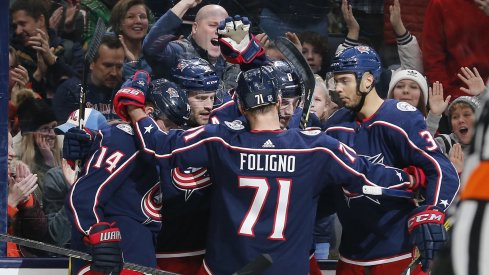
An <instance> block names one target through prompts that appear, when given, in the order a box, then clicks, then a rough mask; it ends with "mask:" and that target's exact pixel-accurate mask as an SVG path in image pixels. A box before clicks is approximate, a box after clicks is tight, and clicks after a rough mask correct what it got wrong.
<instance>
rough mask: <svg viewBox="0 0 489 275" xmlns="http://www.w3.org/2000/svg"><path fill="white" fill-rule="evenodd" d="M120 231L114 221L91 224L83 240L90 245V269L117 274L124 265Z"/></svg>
mask: <svg viewBox="0 0 489 275" xmlns="http://www.w3.org/2000/svg"><path fill="white" fill-rule="evenodd" d="M120 241H121V232H120V231H119V228H117V227H115V223H112V224H109V223H106V222H100V223H96V224H94V225H92V227H91V228H90V234H89V235H88V237H85V242H87V243H88V244H89V245H90V246H91V254H92V265H91V266H90V269H91V270H92V271H94V272H100V273H103V274H119V273H120V272H121V270H122V266H123V265H124V262H123V259H122V250H121V248H120V245H119V243H120Z"/></svg>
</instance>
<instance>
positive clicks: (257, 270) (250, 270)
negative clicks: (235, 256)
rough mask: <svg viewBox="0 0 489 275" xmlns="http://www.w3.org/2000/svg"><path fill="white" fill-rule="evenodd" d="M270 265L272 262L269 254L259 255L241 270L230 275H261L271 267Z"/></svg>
mask: <svg viewBox="0 0 489 275" xmlns="http://www.w3.org/2000/svg"><path fill="white" fill-rule="evenodd" d="M272 263H273V260H272V256H270V254H261V255H258V257H256V258H255V259H254V260H253V261H251V262H250V263H248V264H247V265H245V266H244V267H243V268H241V269H240V270H238V271H236V272H234V273H233V274H232V275H253V274H262V273H263V271H265V270H266V269H267V268H268V267H270V266H271V265H272Z"/></svg>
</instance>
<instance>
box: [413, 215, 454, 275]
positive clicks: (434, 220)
mask: <svg viewBox="0 0 489 275" xmlns="http://www.w3.org/2000/svg"><path fill="white" fill-rule="evenodd" d="M444 221H445V213H444V212H443V211H441V210H440V209H439V208H438V207H436V206H432V205H423V206H420V207H418V208H416V209H415V210H414V211H413V212H412V213H411V217H410V218H409V220H408V231H409V233H410V234H411V235H410V241H411V244H413V245H415V246H416V247H417V248H418V250H419V253H420V260H421V268H422V269H423V271H424V272H427V271H428V270H429V269H430V264H431V261H432V260H433V258H434V256H435V254H436V252H437V251H438V250H440V249H441V248H442V247H443V245H444V244H445V242H446V241H447V232H446V230H445V227H444V226H443V223H444Z"/></svg>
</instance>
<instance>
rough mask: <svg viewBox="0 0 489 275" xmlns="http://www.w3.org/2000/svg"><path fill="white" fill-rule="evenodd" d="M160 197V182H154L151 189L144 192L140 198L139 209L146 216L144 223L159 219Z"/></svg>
mask: <svg viewBox="0 0 489 275" xmlns="http://www.w3.org/2000/svg"><path fill="white" fill-rule="evenodd" d="M161 206H162V197H161V192H160V183H159V182H158V183H156V184H155V185H153V187H151V189H149V190H148V192H146V194H144V196H143V198H142V200H141V210H142V211H143V213H144V215H145V216H146V217H147V218H148V219H147V220H146V222H145V223H149V222H152V221H158V222H159V221H161Z"/></svg>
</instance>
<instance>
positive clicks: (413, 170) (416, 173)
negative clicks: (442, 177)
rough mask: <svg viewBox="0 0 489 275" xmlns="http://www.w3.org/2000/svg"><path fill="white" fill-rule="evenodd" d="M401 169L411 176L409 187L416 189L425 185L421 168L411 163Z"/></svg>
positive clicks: (424, 176) (424, 177)
mask: <svg viewBox="0 0 489 275" xmlns="http://www.w3.org/2000/svg"><path fill="white" fill-rule="evenodd" d="M402 170H403V171H404V172H406V173H408V174H409V175H410V176H411V180H412V182H411V183H412V186H411V188H410V189H412V190H417V189H418V188H425V187H426V175H425V173H424V171H423V169H421V168H419V167H416V166H412V165H411V166H408V167H406V168H403V169H402Z"/></svg>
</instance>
